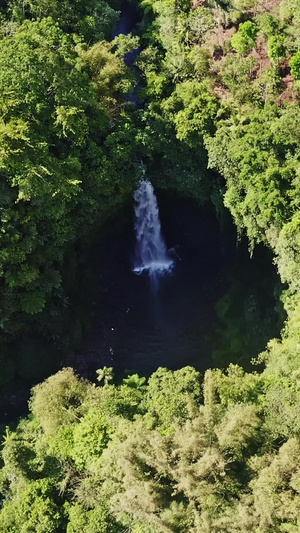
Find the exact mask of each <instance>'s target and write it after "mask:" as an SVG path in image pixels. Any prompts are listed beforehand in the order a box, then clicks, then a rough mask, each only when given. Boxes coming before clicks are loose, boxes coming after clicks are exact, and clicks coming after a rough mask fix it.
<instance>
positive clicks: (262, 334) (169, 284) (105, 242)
mask: <svg viewBox="0 0 300 533" xmlns="http://www.w3.org/2000/svg"><path fill="white" fill-rule="evenodd" d="M158 203H159V209H160V218H161V230H162V235H163V237H164V239H165V242H166V246H167V248H168V250H170V249H172V253H173V258H174V267H173V269H172V272H171V273H169V274H168V275H165V276H161V277H160V279H159V285H158V287H157V290H155V291H153V286H152V285H151V277H149V275H148V274H147V273H146V272H144V273H141V274H140V275H136V273H134V272H133V268H132V265H133V264H134V258H135V246H136V243H135V234H134V205H133V203H132V204H131V206H129V207H127V208H126V209H125V211H124V213H123V214H120V216H119V217H116V219H115V220H113V221H111V222H110V224H108V225H107V228H106V231H105V232H104V234H102V236H101V237H100V238H99V241H98V242H95V243H94V245H93V246H92V248H91V251H90V256H89V261H88V263H87V265H86V269H85V272H84V273H83V276H84V277H85V280H86V283H87V284H88V283H90V289H88V286H87V288H86V294H88V293H89V290H90V294H91V297H92V298H93V299H94V318H93V326H92V328H91V331H90V333H89V335H88V337H87V339H86V342H85V344H84V346H83V349H82V350H81V352H80V354H79V357H78V363H77V368H78V370H79V372H80V373H82V374H83V375H87V377H89V378H92V377H93V375H94V372H95V369H96V368H99V367H101V366H103V364H105V365H107V366H113V367H114V368H115V371H116V372H117V374H122V373H124V372H125V371H132V372H138V373H139V374H141V375H149V374H151V373H152V372H153V371H155V370H156V369H157V368H158V367H159V366H165V367H168V368H170V369H177V368H181V367H183V366H186V365H192V366H194V367H195V368H197V369H199V370H200V371H204V370H205V369H207V368H209V367H212V366H220V367H225V366H227V365H228V364H229V363H230V362H235V363H238V364H240V365H242V366H244V367H245V368H249V367H250V366H251V365H250V359H251V357H254V356H255V355H257V354H258V353H259V351H261V350H263V349H264V347H265V345H266V343H267V342H268V340H269V339H270V338H272V337H274V336H276V335H279V332H280V328H281V325H282V317H281V316H280V313H278V310H279V307H280V304H279V298H278V297H279V294H280V287H281V285H280V282H279V278H278V275H277V274H276V270H275V267H274V265H273V264H272V255H271V253H270V252H269V250H267V249H266V248H264V247H263V246H261V247H260V246H258V247H257V248H256V249H255V251H254V255H253V258H252V259H251V258H250V255H249V252H248V247H247V241H246V240H245V241H242V242H240V243H238V242H237V236H236V232H235V229H234V227H233V225H232V224H231V222H230V218H229V216H228V222H227V228H226V230H224V231H221V229H220V224H219V221H218V220H217V218H216V217H215V214H214V212H213V210H211V209H207V208H206V209H205V208H203V207H200V206H199V205H198V203H197V202H196V201H194V200H192V199H185V198H179V197H177V196H176V195H172V194H168V193H166V192H161V191H159V192H158ZM95 280H96V286H95V285H94V282H95ZM75 366H76V364H75Z"/></svg>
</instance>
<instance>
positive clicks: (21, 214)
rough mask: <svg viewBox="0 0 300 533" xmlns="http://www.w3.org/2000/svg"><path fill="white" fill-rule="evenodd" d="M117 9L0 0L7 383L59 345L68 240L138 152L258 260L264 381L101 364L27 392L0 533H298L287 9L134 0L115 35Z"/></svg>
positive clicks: (291, 45) (63, 331)
mask: <svg viewBox="0 0 300 533" xmlns="http://www.w3.org/2000/svg"><path fill="white" fill-rule="evenodd" d="M121 7H122V5H121V4H119V3H118V2H115V3H114V2H112V3H107V2H105V1H104V0H103V1H98V0H97V1H96V0H86V1H85V2H83V1H82V0H76V2H72V1H68V0H64V1H58V0H47V1H46V0H43V1H40V0H39V1H37V0H27V1H24V0H22V1H21V0H20V1H19V0H9V1H7V2H0V9H1V19H0V22H1V26H0V30H1V31H0V52H1V53H0V109H1V119H0V138H1V148H0V191H1V194H0V216H1V228H0V229H1V235H0V276H1V279H0V307H1V309H0V327H1V333H2V334H1V341H0V349H1V354H0V361H1V369H2V373H1V377H0V380H1V382H2V384H3V385H4V386H5V387H8V386H9V384H11V383H15V382H14V381H13V380H14V379H18V378H23V379H25V380H28V382H32V381H35V382H36V381H37V380H39V379H41V378H42V377H44V376H45V375H47V372H48V375H49V373H50V370H51V368H50V364H51V359H52V358H53V353H54V352H55V351H58V352H59V353H62V352H63V351H68V350H69V349H70V346H72V334H71V333H70V331H71V330H72V327H71V322H73V318H70V315H68V305H69V304H68V296H69V292H68V291H69V286H70V284H69V280H70V278H72V276H74V278H75V279H76V263H78V261H79V255H80V252H81V250H82V242H83V241H84V240H87V239H88V238H89V235H90V234H91V233H92V227H93V226H94V227H97V228H99V227H100V226H101V224H102V223H103V221H104V220H105V219H106V218H108V217H109V216H110V215H111V214H112V213H114V212H116V210H117V209H118V206H119V205H121V203H122V202H124V200H125V199H126V197H127V196H128V195H129V194H131V192H132V190H133V187H134V185H135V183H136V180H137V179H138V178H139V176H140V159H141V157H143V158H144V160H145V161H147V166H148V168H149V171H150V172H151V175H152V176H153V180H154V182H155V183H156V184H158V185H159V186H160V187H170V188H175V189H177V190H179V191H181V192H183V193H184V194H190V195H193V196H194V197H196V198H197V199H199V201H202V202H212V203H213V204H214V206H215V208H216V211H217V213H218V216H219V217H220V219H221V220H222V213H223V212H224V206H223V203H224V205H225V206H226V207H227V208H228V209H229V211H230V213H231V215H232V217H233V219H234V221H235V223H236V226H237V228H238V232H239V234H243V233H244V234H246V235H247V237H248V239H249V243H250V249H251V250H253V249H254V247H255V245H256V244H257V243H259V242H262V243H264V244H265V245H266V246H268V247H270V248H271V250H272V251H273V253H274V258H275V259H274V261H275V263H276V265H277V267H278V271H279V274H280V276H281V279H282V281H283V282H284V283H286V286H287V289H286V291H285V292H284V294H283V301H284V305H285V308H286V311H287V314H288V319H287V322H286V325H285V328H284V331H283V332H282V339H281V340H277V339H273V340H271V341H270V342H269V344H268V346H267V348H266V351H265V352H264V353H263V354H260V355H258V354H257V362H258V363H260V364H264V365H265V367H264V368H265V369H264V370H263V372H262V373H260V374H258V373H255V372H254V373H252V374H251V373H249V374H245V373H244V371H243V370H242V369H241V368H239V367H238V366H233V365H231V366H229V368H228V369H227V370H226V371H221V370H212V371H210V370H209V371H207V372H206V373H205V376H204V377H201V376H200V375H199V374H198V373H197V372H196V371H195V370H193V369H192V368H185V369H181V370H178V371H176V372H170V371H168V370H165V369H159V370H158V371H157V372H156V373H155V374H153V376H151V377H150V379H149V380H148V382H147V381H146V380H145V378H141V377H139V376H138V375H132V376H128V377H127V378H125V379H124V380H123V382H122V383H121V384H119V385H117V384H116V385H113V384H111V381H112V371H111V369H107V368H104V369H102V370H101V371H99V381H100V382H102V383H103V386H97V387H96V386H95V385H92V384H91V383H89V382H86V381H83V380H81V379H80V378H78V377H77V376H76V375H75V374H74V372H73V371H72V370H71V369H64V370H62V371H60V372H59V373H57V374H55V375H53V376H51V377H50V378H48V379H47V380H46V381H45V382H44V383H42V384H41V385H37V386H36V387H34V389H33V393H32V398H31V401H30V409H31V415H30V416H29V418H28V419H26V420H25V419H24V420H22V421H21V422H20V423H19V425H18V426H17V427H16V428H15V429H14V430H11V429H7V431H6V435H5V437H4V447H3V452H2V459H3V468H2V470H1V484H0V494H1V510H0V532H3V533H10V532H12V533H14V532H15V533H20V532H22V533H31V532H38V533H52V532H53V533H54V532H67V533H73V532H74V533H75V532H77V531H82V532H85V533H100V532H101V533H104V532H107V533H108V532H111V533H113V532H119V531H120V532H121V531H133V532H135V533H156V532H157V533H160V532H188V531H191V532H194V531H195V532H197V531H199V532H201V533H205V532H207V533H209V532H211V533H217V532H220V533H221V532H222V533H237V532H248V531H249V532H256V533H267V532H268V531H272V532H274V533H276V532H295V533H296V532H297V531H299V528H300V523H299V516H300V512H299V511H300V474H299V472H300V464H299V456H300V441H299V438H300V415H299V413H300V384H299V367H300V364H299V360H298V356H299V346H300V343H299V331H300V329H299V328H300V326H299V321H300V275H299V267H300V253H299V252H300V216H299V206H300V184H299V179H300V137H299V125H300V108H299V80H300V52H299V47H300V41H299V35H300V33H299V30H300V15H299V13H300V9H299V7H300V6H299V0H289V1H286V0H283V1H281V2H280V1H279V0H278V1H277V0H274V1H272V2H264V1H258V0H226V1H222V2H221V1H220V2H219V1H215V2H205V1H204V2H203V1H198V0H193V1H192V2H191V1H189V0H162V1H153V0H142V1H141V2H140V7H139V9H140V13H141V22H140V23H139V24H138V26H137V30H138V35H135V36H130V35H129V36H126V37H125V36H120V37H117V38H116V39H115V40H113V41H110V36H111V34H112V29H113V27H114V25H115V24H116V21H117V20H118V16H119V15H118V10H119V9H120V8H121ZM138 45H140V47H141V52H140V54H139V55H138V56H137V57H136V59H135V63H134V67H132V68H129V67H128V66H126V63H125V61H124V55H125V58H126V54H127V53H128V52H130V51H132V50H133V49H135V48H136V47H137V46H138ZM137 83H138V84H139V87H140V89H139V93H138V94H139V102H138V104H137V105H136V103H134V101H133V99H132V98H130V94H131V92H132V90H133V87H134V85H136V84H137ZM216 172H218V175H217V174H216ZM74 265H75V266H74ZM224 302H225V304H226V298H225V299H223V302H220V303H219V304H218V308H219V310H222V305H223V307H224ZM75 322H76V320H75ZM79 322H80V320H78V321H77V322H76V324H75V326H76V327H75V328H74V329H76V328H77V329H80V324H79ZM73 327H74V325H73ZM232 331H234V327H232ZM73 341H74V339H73ZM236 349H237V348H236V347H235V350H236ZM220 366H222V365H221V364H220Z"/></svg>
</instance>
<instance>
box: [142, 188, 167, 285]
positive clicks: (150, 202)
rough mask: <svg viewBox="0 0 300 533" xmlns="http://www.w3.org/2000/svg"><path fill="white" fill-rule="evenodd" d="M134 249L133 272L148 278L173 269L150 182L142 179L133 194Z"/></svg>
mask: <svg viewBox="0 0 300 533" xmlns="http://www.w3.org/2000/svg"><path fill="white" fill-rule="evenodd" d="M134 200H135V208H134V210H135V235H136V248H135V260H134V268H133V271H134V272H136V273H137V274H141V273H142V272H145V271H146V272H148V273H149V275H150V276H155V275H157V274H163V273H166V272H169V271H170V270H171V269H172V267H173V261H172V260H171V259H170V257H169V255H168V251H167V247H166V244H165V241H164V238H163V236H162V234H161V227H160V219H159V211H158V206H157V201H156V196H155V194H154V189H153V187H152V185H151V183H150V181H148V180H146V179H142V180H141V181H140V183H139V186H138V188H137V190H136V191H135V193H134Z"/></svg>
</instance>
